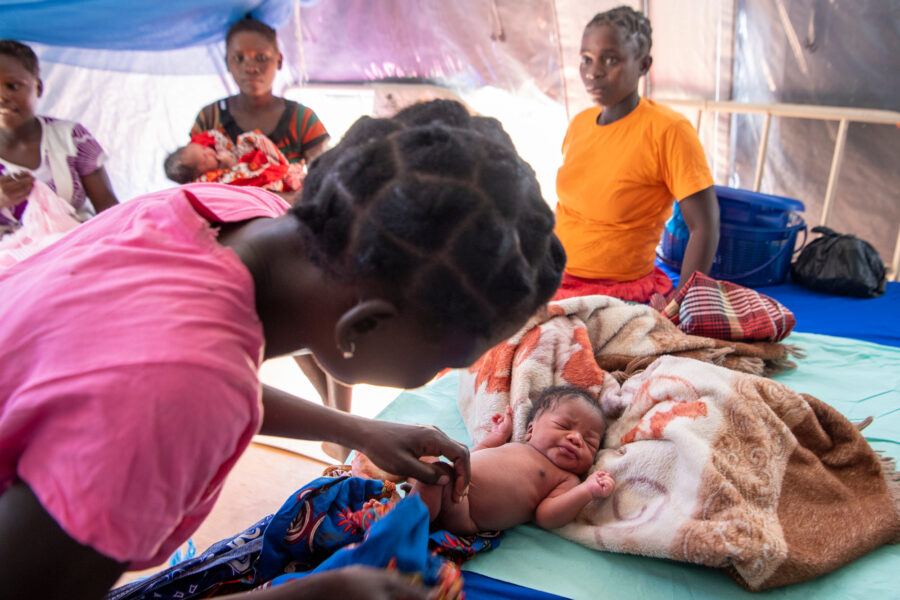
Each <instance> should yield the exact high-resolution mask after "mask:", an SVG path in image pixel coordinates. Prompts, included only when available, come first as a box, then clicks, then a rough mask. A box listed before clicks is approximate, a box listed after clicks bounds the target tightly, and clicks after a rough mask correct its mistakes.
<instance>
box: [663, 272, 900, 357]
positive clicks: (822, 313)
mask: <svg viewBox="0 0 900 600" xmlns="http://www.w3.org/2000/svg"><path fill="white" fill-rule="evenodd" d="M656 265H657V266H658V267H659V268H661V269H662V270H663V271H665V272H666V274H667V275H668V276H669V277H670V278H671V279H672V281H673V282H675V284H676V285H678V272H677V271H675V270H673V269H672V268H671V267H669V266H667V265H666V264H665V263H662V262H659V261H657V263H656ZM756 290H757V291H758V292H759V293H760V294H765V295H766V296H769V297H771V298H774V299H776V300H778V301H779V302H781V303H782V304H784V305H785V306H786V307H788V308H789V309H790V310H791V311H792V312H793V313H794V316H795V317H797V325H796V327H794V331H798V332H801V331H802V332H805V333H821V334H823V335H833V336H839V337H848V338H852V339H855V340H865V341H867V342H874V343H876V344H884V345H886V346H900V282H890V283H888V284H887V291H886V292H885V293H884V295H883V296H881V297H879V298H850V297H845V296H832V295H830V294H823V293H821V292H814V291H812V290H809V289H806V288H805V287H802V286H799V285H797V284H795V283H791V282H788V283H784V284H782V285H771V286H764V287H758V288H756Z"/></svg>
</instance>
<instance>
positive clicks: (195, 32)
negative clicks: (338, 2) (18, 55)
mask: <svg viewBox="0 0 900 600" xmlns="http://www.w3.org/2000/svg"><path fill="white" fill-rule="evenodd" d="M293 7H294V1H293V0H179V1H178V2H160V1H159V0H156V1H154V0H128V1H127V2H123V1H122V0H82V1H80V2H72V1H71V0H24V1H21V0H20V1H16V0H0V16H2V19H0V38H13V39H17V40H21V41H28V42H40V43H43V44H49V45H54V46H65V47H67V48H104V49H107V50H172V49H174V48H186V47H188V46H198V45H204V44H212V43H215V42H220V41H222V40H223V39H224V38H225V32H226V30H227V29H228V24H229V23H232V22H233V21H235V20H237V19H239V18H241V17H243V16H244V15H246V14H248V13H249V14H252V15H253V16H255V17H256V18H257V19H259V20H260V21H263V22H265V23H268V24H269V25H270V26H272V27H276V28H277V27H280V26H282V25H284V24H285V23H286V22H287V20H288V19H289V18H290V16H291V11H292V10H293Z"/></svg>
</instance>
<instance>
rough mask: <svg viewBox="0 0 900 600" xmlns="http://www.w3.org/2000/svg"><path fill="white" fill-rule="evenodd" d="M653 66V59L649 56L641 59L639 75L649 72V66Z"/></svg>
mask: <svg viewBox="0 0 900 600" xmlns="http://www.w3.org/2000/svg"><path fill="white" fill-rule="evenodd" d="M652 64H653V57H652V56H650V55H649V54H648V55H647V56H645V57H644V58H642V59H641V75H646V74H647V72H648V71H650V65H652Z"/></svg>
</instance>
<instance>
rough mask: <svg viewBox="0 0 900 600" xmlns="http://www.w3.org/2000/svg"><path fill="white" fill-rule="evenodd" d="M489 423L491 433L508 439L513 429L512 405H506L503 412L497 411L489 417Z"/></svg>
mask: <svg viewBox="0 0 900 600" xmlns="http://www.w3.org/2000/svg"><path fill="white" fill-rule="evenodd" d="M491 423H492V425H491V433H496V434H499V435H502V436H505V437H506V439H509V438H510V437H511V436H512V429H513V416H512V406H507V407H506V412H505V414H500V413H497V414H495V415H494V416H493V417H491Z"/></svg>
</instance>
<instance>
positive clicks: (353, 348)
mask: <svg viewBox="0 0 900 600" xmlns="http://www.w3.org/2000/svg"><path fill="white" fill-rule="evenodd" d="M354 352H356V342H353V341H351V342H350V349H349V350H344V351H343V352H342V353H341V354H342V356H343V357H344V358H353V353H354Z"/></svg>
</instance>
